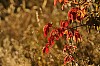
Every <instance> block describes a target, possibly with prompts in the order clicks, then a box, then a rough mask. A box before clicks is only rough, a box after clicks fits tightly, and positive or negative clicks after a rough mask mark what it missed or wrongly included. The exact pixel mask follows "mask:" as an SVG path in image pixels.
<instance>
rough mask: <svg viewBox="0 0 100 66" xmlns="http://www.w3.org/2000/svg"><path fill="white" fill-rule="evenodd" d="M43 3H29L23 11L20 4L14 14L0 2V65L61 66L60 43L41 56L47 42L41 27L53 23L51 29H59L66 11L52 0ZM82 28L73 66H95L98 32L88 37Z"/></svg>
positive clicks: (99, 43)
mask: <svg viewBox="0 0 100 66" xmlns="http://www.w3.org/2000/svg"><path fill="white" fill-rule="evenodd" d="M12 1H13V0H12ZM45 2H46V0H44V1H43V0H41V1H32V0H30V1H29V3H28V5H29V7H30V9H26V8H25V5H26V4H25V3H24V1H23V4H22V6H20V7H18V9H17V11H18V12H17V13H14V8H15V7H14V6H13V4H11V5H10V7H8V9H5V8H4V7H3V6H2V4H1V3H0V8H2V10H0V12H1V13H0V15H1V16H2V18H3V19H1V20H0V66H63V58H64V55H63V54H62V49H63V44H62V43H60V42H62V41H58V42H56V44H55V45H54V46H53V48H51V49H50V54H48V55H45V54H43V53H42V48H43V46H44V45H45V43H46V42H47V41H46V38H44V36H43V26H44V25H45V24H46V23H48V22H53V26H57V27H59V21H60V20H64V19H67V14H66V13H67V10H65V11H61V10H60V7H58V8H55V7H53V0H51V1H49V0H48V1H47V3H46V5H45ZM43 3H44V4H43ZM5 14H6V15H5ZM7 14H8V15H7ZM82 29H83V30H81V34H82V35H83V42H82V43H80V44H78V49H77V51H76V53H77V54H78V55H75V58H76V60H75V62H77V63H75V64H74V65H75V66H77V64H78V66H99V65H100V33H97V32H96V31H95V30H93V31H92V32H91V33H90V34H88V33H87V32H86V30H85V29H84V28H82ZM61 44H62V45H61ZM68 66H71V64H68Z"/></svg>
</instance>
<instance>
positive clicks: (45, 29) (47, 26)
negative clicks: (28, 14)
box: [43, 23, 52, 37]
mask: <svg viewBox="0 0 100 66" xmlns="http://www.w3.org/2000/svg"><path fill="white" fill-rule="evenodd" d="M50 27H52V24H50V23H48V24H47V25H45V26H44V27H43V32H44V37H47V34H48V32H49V29H50Z"/></svg>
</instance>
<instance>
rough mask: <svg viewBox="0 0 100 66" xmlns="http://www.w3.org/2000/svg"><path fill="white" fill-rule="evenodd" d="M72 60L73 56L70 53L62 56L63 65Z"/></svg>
mask: <svg viewBox="0 0 100 66" xmlns="http://www.w3.org/2000/svg"><path fill="white" fill-rule="evenodd" d="M72 61H74V58H73V57H72V56H71V55H70V56H68V55H66V56H65V58H64V65H65V64H66V63H69V62H72Z"/></svg>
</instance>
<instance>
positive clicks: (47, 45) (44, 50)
mask: <svg viewBox="0 0 100 66" xmlns="http://www.w3.org/2000/svg"><path fill="white" fill-rule="evenodd" d="M42 51H43V53H46V54H48V53H49V44H48V43H47V44H46V46H45V47H44V48H43V50H42Z"/></svg>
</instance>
